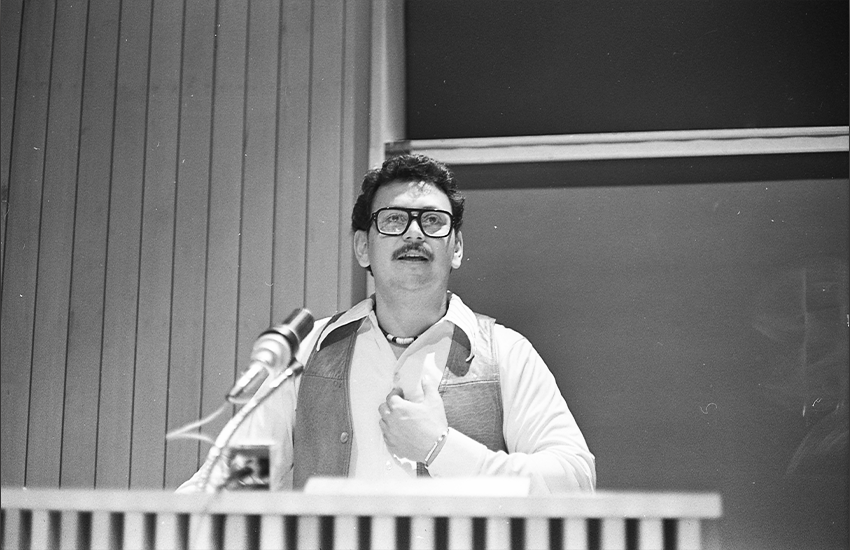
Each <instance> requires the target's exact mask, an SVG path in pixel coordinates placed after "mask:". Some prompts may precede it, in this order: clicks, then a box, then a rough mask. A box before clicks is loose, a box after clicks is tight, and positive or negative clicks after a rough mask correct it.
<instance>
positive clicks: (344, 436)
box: [339, 432, 348, 443]
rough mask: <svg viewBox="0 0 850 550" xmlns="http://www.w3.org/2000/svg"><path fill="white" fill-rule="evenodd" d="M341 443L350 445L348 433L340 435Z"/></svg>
mask: <svg viewBox="0 0 850 550" xmlns="http://www.w3.org/2000/svg"><path fill="white" fill-rule="evenodd" d="M339 442H340V443H348V432H342V433H341V434H339Z"/></svg>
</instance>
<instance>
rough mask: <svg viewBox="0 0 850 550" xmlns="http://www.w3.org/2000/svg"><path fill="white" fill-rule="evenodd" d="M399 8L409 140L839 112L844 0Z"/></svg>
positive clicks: (834, 116)
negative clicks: (403, 20) (404, 36)
mask: <svg viewBox="0 0 850 550" xmlns="http://www.w3.org/2000/svg"><path fill="white" fill-rule="evenodd" d="M406 9H407V22H408V23H407V27H406V29H405V32H406V33H407V101H408V105H407V134H408V135H407V136H406V137H407V138H408V139H431V138H460V137H484V136H510V135H545V134H572V133H595V132H631V131H644V130H692V129H712V128H713V129H716V128H769V127H786V126H832V125H846V124H847V119H848V118H847V117H848V115H847V112H848V111H847V97H848V89H847V83H848V38H847V36H848V2H845V1H840V0H839V1H834V0H831V1H826V2H824V1H798V2H788V1H776V0H771V1H761V2H756V1H749V0H743V1H740V2H733V1H724V2H704V1H696V0H685V1H682V0H675V1H670V0H650V1H630V0H617V1H605V0H601V1H587V0H571V1H568V2H556V1H541V0H530V1H513V0H495V1H482V0H470V1H463V2H452V1H435V0H427V1H412V2H408V3H407V5H406Z"/></svg>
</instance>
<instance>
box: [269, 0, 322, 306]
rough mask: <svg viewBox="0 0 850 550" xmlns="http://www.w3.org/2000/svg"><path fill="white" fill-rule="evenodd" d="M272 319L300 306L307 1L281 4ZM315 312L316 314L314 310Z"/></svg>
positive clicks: (306, 116)
mask: <svg viewBox="0 0 850 550" xmlns="http://www.w3.org/2000/svg"><path fill="white" fill-rule="evenodd" d="M281 10H282V13H281V29H282V30H281V37H280V50H281V51H280V68H279V71H278V72H279V79H280V83H279V93H278V106H277V108H278V118H277V144H278V146H277V158H276V161H275V162H276V166H275V169H276V173H275V220H274V286H273V287H272V295H273V298H274V303H273V304H272V316H273V318H274V319H276V320H282V319H283V318H284V316H285V315H287V314H288V313H289V312H290V311H292V310H293V309H295V308H296V307H302V306H305V305H306V306H307V307H314V306H313V305H312V304H308V303H306V302H305V290H304V289H305V278H306V265H305V260H306V250H305V242H306V240H307V172H308V166H309V160H310V159H309V141H308V140H307V139H306V137H307V136H308V135H309V131H310V72H311V62H312V57H311V56H310V55H307V54H306V52H308V51H309V50H310V37H311V35H312V15H313V14H312V2H304V1H302V0H282V2H281ZM314 313H316V312H315V311H314Z"/></svg>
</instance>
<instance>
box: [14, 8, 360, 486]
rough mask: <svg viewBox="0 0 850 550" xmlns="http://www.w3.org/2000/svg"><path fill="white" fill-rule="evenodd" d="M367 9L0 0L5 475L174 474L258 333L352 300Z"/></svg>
mask: <svg viewBox="0 0 850 550" xmlns="http://www.w3.org/2000/svg"><path fill="white" fill-rule="evenodd" d="M370 11H371V7H370V3H369V2H338V3H332V2H315V1H312V2H300V1H296V0H285V1H284V2H282V3H277V2H272V1H269V0H250V1H249V0H237V1H235V2H229V1H228V2H216V3H209V2H202V1H199V0H183V1H182V2H161V3H160V2H153V0H139V1H134V2H110V1H107V0H88V2H83V3H77V2H70V1H69V0H55V1H54V2H50V1H48V2H31V3H27V4H26V5H25V6H23V5H22V3H21V2H19V1H16V0H4V1H3V17H2V28H3V37H2V40H3V43H2V44H3V60H2V74H3V78H2V86H3V90H2V113H0V115H1V116H2V118H3V124H2V127H3V128H2V136H0V148H2V167H0V168H2V194H3V197H2V198H3V200H4V202H5V199H6V198H8V199H9V201H10V203H9V204H10V208H9V209H8V210H4V211H3V216H4V223H3V224H2V228H3V233H2V234H0V238H2V247H3V248H2V255H3V261H4V267H3V277H4V279H3V283H4V284H3V288H2V292H3V295H2V312H0V315H2V321H3V323H2V331H3V334H2V341H1V342H0V344H2V350H0V355H2V363H3V371H2V375H3V401H2V413H3V417H4V418H16V419H20V421H18V422H4V423H3V426H2V429H3V442H4V445H3V446H2V461H3V462H2V466H3V467H2V477H3V483H4V485H8V486H13V487H14V486H22V485H24V484H26V483H27V482H29V484H31V485H43V486H59V485H61V486H65V487H100V488H127V487H131V486H132V487H175V486H176V485H177V484H178V483H180V482H181V481H183V480H184V479H185V478H186V477H188V475H190V473H191V472H192V471H193V470H194V469H195V468H196V467H197V465H198V460H199V455H203V454H205V451H206V449H205V448H201V447H199V445H198V444H196V443H192V442H187V441H185V440H184V441H177V442H174V443H169V444H168V445H166V444H165V443H164V441H163V440H164V435H165V433H166V431H167V430H169V429H173V428H176V427H179V426H182V425H184V424H185V423H187V422H189V421H191V420H195V419H197V418H198V417H200V416H205V415H207V414H209V413H210V412H212V411H213V410H215V409H217V408H218V407H219V405H220V404H221V402H222V398H223V395H224V393H225V392H226V390H227V389H228V387H229V386H230V385H231V384H232V382H233V377H234V374H235V371H236V370H238V368H239V367H240V366H242V364H243V363H244V362H245V361H246V360H247V353H248V349H249V348H250V346H251V344H252V342H253V340H254V339H255V338H256V336H257V332H258V331H260V330H262V329H263V328H265V326H266V325H267V324H268V323H269V321H271V320H275V321H278V320H281V319H282V318H283V317H284V316H285V315H286V314H288V313H289V312H290V311H291V310H292V309H293V308H294V307H300V306H307V307H309V308H310V309H311V310H313V311H314V313H316V314H317V315H319V316H322V315H325V314H329V313H331V312H333V311H335V310H337V309H342V308H345V307H347V306H348V305H350V303H351V302H353V301H355V300H358V299H360V298H361V297H362V294H363V291H364V289H363V288H362V287H363V284H362V283H363V280H362V279H363V275H362V270H361V269H360V268H359V266H356V265H354V263H353V260H352V258H351V255H350V248H349V247H350V242H349V238H350V237H349V221H348V218H349V213H350V208H351V205H352V203H353V200H354V197H355V187H356V186H357V185H358V184H359V179H360V177H361V176H362V174H363V172H364V171H365V169H366V167H367V166H366V164H367V158H366V157H367V155H368V153H367V150H366V149H367V144H368V141H369V140H368V108H369V102H368V95H369V71H370V68H369V66H370V58H371V52H370V47H371V36H370V26H371V19H370ZM54 15H55V16H56V25H54ZM249 17H250V20H249ZM54 38H55V41H56V43H55V45H54V43H53V40H54ZM17 53H19V54H20V55H16V54H17ZM18 60H20V61H18ZM51 82H52V83H53V84H52V85H51ZM48 106H49V108H48ZM48 117H49V118H48ZM7 194H8V196H7ZM7 365H8V366H7ZM12 366H14V368H12ZM31 381H32V383H31ZM31 387H32V391H30V388H31ZM36 411H37V412H38V413H39V414H36ZM224 421H226V419H220V420H218V421H216V422H214V423H213V424H211V425H209V426H207V427H206V428H205V431H206V432H208V433H211V434H214V433H217V432H218V430H220V429H221V427H222V426H223V423H224ZM28 472H29V473H28Z"/></svg>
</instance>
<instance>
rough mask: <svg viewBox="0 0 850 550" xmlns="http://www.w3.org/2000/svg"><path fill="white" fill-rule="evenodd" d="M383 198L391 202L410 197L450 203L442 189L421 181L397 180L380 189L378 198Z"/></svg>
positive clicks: (377, 194)
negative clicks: (428, 198) (402, 197)
mask: <svg viewBox="0 0 850 550" xmlns="http://www.w3.org/2000/svg"><path fill="white" fill-rule="evenodd" d="M378 196H381V198H383V199H389V200H391V199H392V198H394V197H401V196H405V197H410V198H423V197H430V198H434V199H437V200H440V199H445V200H446V201H448V196H447V195H446V194H445V193H444V192H443V190H442V189H440V187H439V186H437V185H435V184H433V183H431V182H429V181H420V180H395V181H391V182H390V183H386V184H384V185H382V186H381V187H379V188H378V191H377V193H376V198H378Z"/></svg>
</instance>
